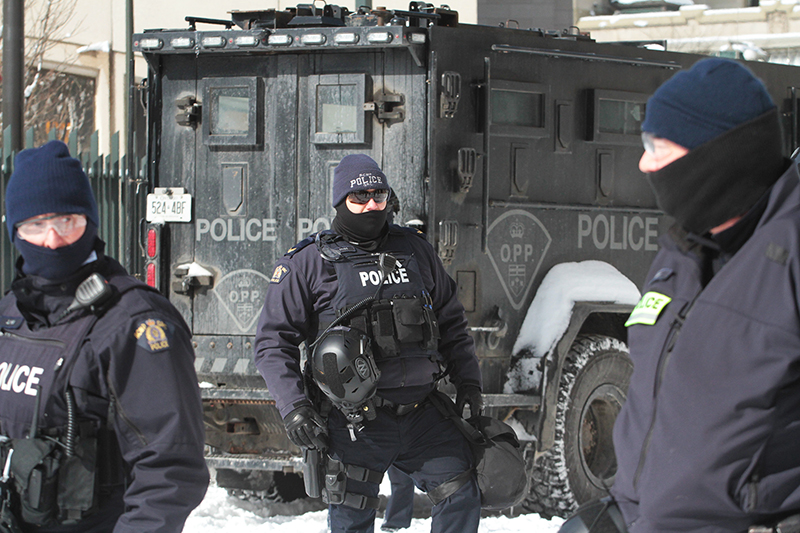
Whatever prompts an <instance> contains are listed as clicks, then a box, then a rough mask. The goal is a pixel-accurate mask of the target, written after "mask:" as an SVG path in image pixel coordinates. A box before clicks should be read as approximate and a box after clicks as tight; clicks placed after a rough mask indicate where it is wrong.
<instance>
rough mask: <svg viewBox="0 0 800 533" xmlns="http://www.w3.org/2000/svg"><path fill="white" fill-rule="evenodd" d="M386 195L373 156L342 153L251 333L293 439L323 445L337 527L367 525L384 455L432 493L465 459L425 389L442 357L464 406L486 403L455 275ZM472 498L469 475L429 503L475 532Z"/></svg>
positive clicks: (457, 437)
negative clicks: (396, 216) (310, 231)
mask: <svg viewBox="0 0 800 533" xmlns="http://www.w3.org/2000/svg"><path fill="white" fill-rule="evenodd" d="M389 194H390V187H389V182H388V179H387V177H386V176H385V175H384V173H383V172H382V171H381V169H380V167H379V166H378V164H377V163H376V162H375V161H374V160H372V159H371V158H370V157H368V156H366V155H363V154H355V155H348V156H346V157H345V158H343V159H342V160H341V162H340V163H339V165H338V166H337V167H336V169H335V170H334V181H333V206H334V208H335V209H336V217H335V218H334V220H333V222H332V230H331V231H324V232H321V233H319V234H317V235H314V236H312V237H310V238H308V239H305V240H304V241H301V242H300V243H298V244H297V245H296V246H295V247H294V248H292V249H291V250H289V252H287V254H286V255H285V256H284V257H283V258H282V259H280V260H279V261H278V262H277V264H276V266H275V270H274V272H273V275H272V279H271V283H270V285H269V287H268V289H267V292H266V299H265V303H264V307H263V309H262V313H261V317H260V321H259V325H258V329H257V332H256V343H255V362H256V366H257V367H258V370H259V371H260V372H261V375H262V376H263V377H264V379H265V380H266V383H267V386H268V388H269V390H270V392H271V393H272V396H273V397H274V398H275V401H276V404H277V407H278V409H279V410H280V413H281V416H283V419H284V423H285V425H286V430H287V433H288V435H289V438H290V439H291V440H292V442H294V443H295V444H297V445H298V446H300V447H301V448H304V449H307V450H308V449H312V450H323V451H324V453H323V455H324V456H325V457H326V459H325V462H327V469H326V474H327V475H326V476H325V478H324V479H325V481H326V482H327V483H325V487H323V491H322V493H323V497H324V498H325V499H326V500H327V501H328V502H329V503H330V506H329V523H330V527H331V530H332V531H334V532H371V531H372V530H373V522H374V519H375V509H376V508H377V501H378V500H377V496H378V489H379V483H380V479H381V477H382V474H383V473H384V472H385V471H386V470H387V469H388V468H389V467H390V466H391V465H394V466H395V467H397V468H398V469H399V470H400V471H402V472H405V473H406V474H408V475H409V476H410V477H411V478H412V479H413V480H414V483H415V484H416V485H417V486H418V487H419V488H420V489H421V490H424V491H427V492H431V491H433V490H434V489H435V488H436V487H438V486H440V485H442V484H443V483H445V482H446V481H448V480H451V479H453V478H455V477H457V476H458V475H459V474H463V473H464V472H465V471H468V470H469V469H470V468H471V467H472V463H473V457H472V452H471V450H470V448H469V445H468V444H467V441H466V440H465V438H464V437H463V436H462V434H461V433H460V432H459V430H458V429H457V428H456V426H455V424H453V422H452V421H450V420H447V419H446V418H444V417H443V416H442V414H440V412H439V411H438V410H437V409H436V408H435V407H434V406H433V405H432V404H430V403H429V402H427V401H426V398H427V397H428V395H429V394H430V393H431V392H432V391H433V390H434V388H435V386H436V382H437V380H438V379H439V378H441V377H442V375H443V369H445V368H446V369H448V370H449V376H450V379H451V381H452V382H453V383H454V384H455V385H456V390H457V401H456V403H457V408H458V410H459V412H463V411H464V410H465V407H466V406H468V407H469V410H470V412H471V414H472V415H477V414H478V413H479V412H480V411H481V410H482V399H481V373H480V369H479V366H478V360H477V358H476V356H475V349H474V343H473V340H472V338H471V337H470V336H469V334H468V332H467V329H466V326H467V321H466V317H465V315H464V308H463V307H462V306H461V304H460V303H459V302H458V300H457V299H456V285H455V282H454V281H453V279H452V278H450V277H449V276H448V275H447V273H446V272H445V270H444V267H443V266H442V264H441V261H440V260H439V259H438V257H437V255H436V253H435V251H434V250H433V248H432V247H431V245H430V244H429V243H428V242H427V241H426V240H425V239H424V237H423V235H422V234H421V233H420V232H418V231H416V230H412V229H410V228H402V227H400V226H396V225H393V224H389V223H388V222H387V215H388V214H389V209H388V208H387V199H388V197H389ZM302 343H306V346H307V353H308V355H307V357H308V364H307V368H306V371H305V376H307V379H305V380H304V372H303V370H302V369H301V367H300V361H301V350H300V346H301V344H302ZM480 504H481V502H480V494H479V492H478V487H477V482H476V480H475V477H474V475H473V476H472V477H471V478H468V480H467V482H466V483H465V484H463V485H462V486H461V487H460V488H459V489H458V490H456V491H455V492H454V493H452V494H451V495H450V496H449V497H447V498H446V499H444V500H443V501H441V502H440V503H439V504H437V505H435V506H434V508H433V511H432V518H433V520H432V526H431V529H432V531H434V532H436V533H444V532H453V533H456V532H457V533H463V532H470V531H473V532H474V531H477V529H478V522H479V520H480Z"/></svg>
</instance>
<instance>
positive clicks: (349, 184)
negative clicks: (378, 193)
mask: <svg viewBox="0 0 800 533" xmlns="http://www.w3.org/2000/svg"><path fill="white" fill-rule="evenodd" d="M389 188H390V187H389V181H388V180H387V179H386V175H385V174H384V173H383V172H382V171H381V167H379V166H378V163H376V162H375V160H374V159H372V158H371V157H369V156H368V155H364V154H352V155H348V156H345V157H344V158H342V160H341V161H340V162H339V165H337V167H336V168H335V169H333V207H336V206H337V205H339V204H340V203H342V202H343V201H344V199H345V198H346V197H347V195H348V194H350V193H351V192H356V191H366V190H369V189H386V190H387V191H388V190H389Z"/></svg>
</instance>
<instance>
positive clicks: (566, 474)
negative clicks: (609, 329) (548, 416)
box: [522, 335, 633, 518]
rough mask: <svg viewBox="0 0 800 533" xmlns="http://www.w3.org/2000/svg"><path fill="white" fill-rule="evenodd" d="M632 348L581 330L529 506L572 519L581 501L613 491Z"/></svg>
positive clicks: (534, 469)
mask: <svg viewBox="0 0 800 533" xmlns="http://www.w3.org/2000/svg"><path fill="white" fill-rule="evenodd" d="M632 371H633V363H632V362H631V360H630V357H629V356H628V347H627V346H626V345H625V344H624V343H623V342H621V341H619V340H617V339H614V338H611V337H605V336H601V335H580V336H578V337H577V338H576V339H575V342H574V343H573V344H572V347H571V348H570V351H569V354H568V355H567V359H566V361H565V364H564V368H563V370H562V373H561V383H560V386H559V395H558V406H557V407H556V421H555V422H556V434H555V443H554V445H553V447H552V448H550V449H549V450H547V451H546V452H545V453H544V454H543V455H541V456H540V457H539V458H538V460H536V461H535V463H534V464H533V465H532V467H531V487H530V492H529V495H528V497H527V498H526V499H525V501H524V502H523V504H522V505H523V507H524V508H525V509H527V510H529V511H533V512H536V513H539V514H540V515H541V516H543V517H544V518H552V517H553V516H560V517H563V518H566V517H567V516H569V515H570V514H571V513H572V512H573V511H574V510H575V509H577V507H578V505H580V504H582V503H584V502H586V501H588V500H591V499H593V498H597V497H600V496H605V495H606V494H607V488H608V487H611V485H612V484H613V483H614V475H615V474H616V470H617V461H616V457H615V456H614V444H613V441H612V432H613V428H614V421H615V420H616V418H617V415H618V414H619V411H620V409H621V408H622V405H623V404H624V403H625V398H626V396H627V391H628V383H629V382H630V377H631V372H632Z"/></svg>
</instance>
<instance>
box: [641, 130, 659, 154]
mask: <svg viewBox="0 0 800 533" xmlns="http://www.w3.org/2000/svg"><path fill="white" fill-rule="evenodd" d="M655 139H656V136H655V135H653V134H652V133H648V132H646V131H643V132H642V145H643V146H644V151H645V152H649V153H650V155H656V143H655Z"/></svg>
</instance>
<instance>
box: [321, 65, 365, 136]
mask: <svg viewBox="0 0 800 533" xmlns="http://www.w3.org/2000/svg"><path fill="white" fill-rule="evenodd" d="M309 84H310V86H309V91H310V96H311V97H312V98H313V101H314V102H315V106H314V115H315V116H314V138H313V142H314V143H315V144H344V143H363V142H365V136H366V134H365V129H366V124H365V123H366V119H365V115H364V102H365V101H366V74H326V75H319V76H309Z"/></svg>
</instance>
